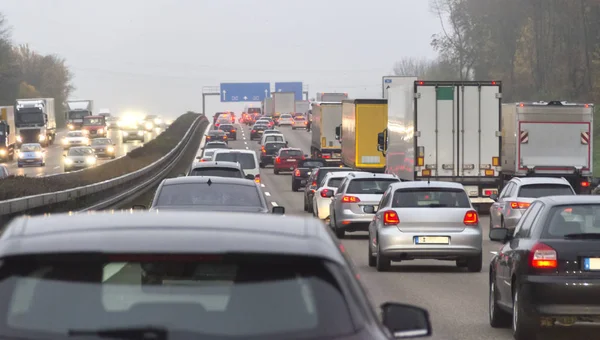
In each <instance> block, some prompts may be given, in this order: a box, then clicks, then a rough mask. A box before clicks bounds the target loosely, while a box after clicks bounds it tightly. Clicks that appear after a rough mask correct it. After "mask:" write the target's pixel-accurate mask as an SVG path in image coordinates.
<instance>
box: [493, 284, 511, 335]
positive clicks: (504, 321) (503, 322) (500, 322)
mask: <svg viewBox="0 0 600 340" xmlns="http://www.w3.org/2000/svg"><path fill="white" fill-rule="evenodd" d="M489 295H490V296H489V307H488V308H489V317H490V326H492V327H493V328H506V327H508V326H510V322H511V318H510V314H509V313H507V312H505V311H504V310H502V309H500V307H498V294H497V293H496V280H495V278H492V277H490V294H489Z"/></svg>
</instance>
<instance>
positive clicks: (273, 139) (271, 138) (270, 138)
mask: <svg viewBox="0 0 600 340" xmlns="http://www.w3.org/2000/svg"><path fill="white" fill-rule="evenodd" d="M284 141H285V140H284V138H283V136H281V135H268V136H266V137H265V143H266V142H284Z"/></svg>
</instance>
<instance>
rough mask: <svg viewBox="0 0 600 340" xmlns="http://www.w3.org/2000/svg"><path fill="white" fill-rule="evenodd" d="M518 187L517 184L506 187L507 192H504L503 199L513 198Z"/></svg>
mask: <svg viewBox="0 0 600 340" xmlns="http://www.w3.org/2000/svg"><path fill="white" fill-rule="evenodd" d="M516 186H517V185H516V184H515V183H510V184H509V185H508V187H506V191H505V192H504V196H502V198H507V197H511V195H512V193H513V191H514V190H515V187H516Z"/></svg>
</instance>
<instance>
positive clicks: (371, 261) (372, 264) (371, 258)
mask: <svg viewBox="0 0 600 340" xmlns="http://www.w3.org/2000/svg"><path fill="white" fill-rule="evenodd" d="M367 250H368V253H367V259H368V260H369V267H375V266H376V265H377V257H375V256H373V251H371V236H370V235H369V243H368V244H367Z"/></svg>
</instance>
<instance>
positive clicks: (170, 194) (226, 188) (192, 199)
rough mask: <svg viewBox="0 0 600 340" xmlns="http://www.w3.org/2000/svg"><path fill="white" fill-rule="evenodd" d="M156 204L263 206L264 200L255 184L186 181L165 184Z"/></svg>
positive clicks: (163, 205) (161, 205)
mask: <svg viewBox="0 0 600 340" xmlns="http://www.w3.org/2000/svg"><path fill="white" fill-rule="evenodd" d="M154 205H155V206H159V207H165V206H194V205H200V206H229V207H261V206H262V201H261V199H260V196H259V192H258V190H257V189H256V187H255V186H254V185H240V184H231V183H214V182H213V183H211V185H208V184H206V183H185V184H170V185H165V186H163V187H162V189H161V191H160V192H159V193H158V198H157V200H156V204H154Z"/></svg>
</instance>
